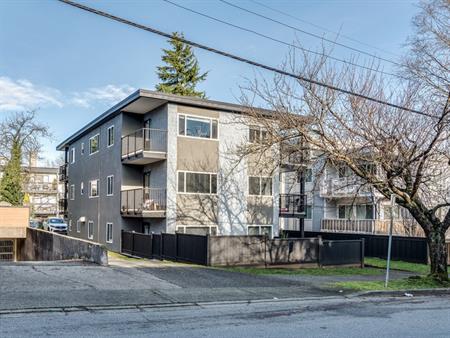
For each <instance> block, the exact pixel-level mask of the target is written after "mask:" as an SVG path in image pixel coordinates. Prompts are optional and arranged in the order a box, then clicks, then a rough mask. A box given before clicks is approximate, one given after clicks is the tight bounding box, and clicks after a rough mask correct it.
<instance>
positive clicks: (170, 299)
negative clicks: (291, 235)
mask: <svg viewBox="0 0 450 338" xmlns="http://www.w3.org/2000/svg"><path fill="white" fill-rule="evenodd" d="M0 276H1V278H0V299H1V300H2V301H1V302H0V311H5V310H11V309H28V308H32V309H36V308H52V307H58V308H61V307H63V308H70V307H85V306H124V305H151V304H176V303H196V302H211V301H244V300H256V299H272V298H292V297H316V296H327V295H330V294H335V293H333V292H331V291H326V290H322V289H320V288H317V287H315V286H314V285H313V284H312V283H310V282H302V281H300V280H288V279H283V278H279V277H275V276H253V275H249V274H243V273H238V272H231V271H226V270H222V269H214V268H207V267H200V266H194V265H185V264H178V263H170V262H160V261H156V260H155V261H153V260H128V259H118V258H114V257H113V258H112V259H110V265H109V266H99V265H95V264H87V263H83V262H33V263H31V262H29V263H7V264H1V265H0Z"/></svg>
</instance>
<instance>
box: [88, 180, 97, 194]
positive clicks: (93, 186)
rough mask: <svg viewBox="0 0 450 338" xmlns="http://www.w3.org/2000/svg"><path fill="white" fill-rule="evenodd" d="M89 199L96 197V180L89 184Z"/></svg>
mask: <svg viewBox="0 0 450 338" xmlns="http://www.w3.org/2000/svg"><path fill="white" fill-rule="evenodd" d="M89 197H98V180H92V181H90V182H89Z"/></svg>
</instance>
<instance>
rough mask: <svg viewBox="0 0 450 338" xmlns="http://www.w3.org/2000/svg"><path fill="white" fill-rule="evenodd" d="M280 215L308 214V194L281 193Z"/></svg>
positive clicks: (299, 215) (299, 216)
mask: <svg viewBox="0 0 450 338" xmlns="http://www.w3.org/2000/svg"><path fill="white" fill-rule="evenodd" d="M279 216H280V217H288V218H289V217H290V218H294V217H298V218H301V217H304V216H306V195H299V194H280V212H279Z"/></svg>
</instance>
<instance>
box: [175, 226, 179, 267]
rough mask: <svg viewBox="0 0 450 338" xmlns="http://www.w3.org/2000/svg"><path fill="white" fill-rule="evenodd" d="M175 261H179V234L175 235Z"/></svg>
mask: <svg viewBox="0 0 450 338" xmlns="http://www.w3.org/2000/svg"><path fill="white" fill-rule="evenodd" d="M175 261H178V233H175Z"/></svg>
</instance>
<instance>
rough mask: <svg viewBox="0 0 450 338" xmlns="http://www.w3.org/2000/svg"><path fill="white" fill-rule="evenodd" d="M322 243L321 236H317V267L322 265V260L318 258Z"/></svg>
mask: <svg viewBox="0 0 450 338" xmlns="http://www.w3.org/2000/svg"><path fill="white" fill-rule="evenodd" d="M321 244H322V236H317V265H318V266H319V268H321V267H322V262H321V260H320V245H321Z"/></svg>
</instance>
